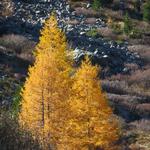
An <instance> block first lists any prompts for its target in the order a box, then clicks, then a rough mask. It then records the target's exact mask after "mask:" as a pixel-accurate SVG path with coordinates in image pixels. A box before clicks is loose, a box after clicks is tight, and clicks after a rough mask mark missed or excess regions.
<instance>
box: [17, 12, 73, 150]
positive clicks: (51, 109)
mask: <svg viewBox="0 0 150 150" xmlns="http://www.w3.org/2000/svg"><path fill="white" fill-rule="evenodd" d="M41 34H42V37H41V38H40V42H39V44H38V45H37V47H36V55H35V56H36V58H35V63H34V65H33V66H32V67H30V68H29V74H28V78H27V79H26V82H25V85H24V88H23V90H22V102H21V105H22V107H21V111H20V114H19V124H20V126H21V127H23V128H24V129H25V130H28V131H29V132H31V134H32V135H33V137H34V138H37V139H38V140H39V141H40V142H41V144H42V147H43V149H49V144H51V143H53V144H54V143H56V141H57V142H58V143H59V141H60V140H61V138H62V137H63V136H64V135H65V133H62V132H64V130H61V129H62V126H64V122H65V117H66V115H65V114H66V113H67V107H66V100H67V99H68V96H69V93H70V92H69V90H70V88H69V86H70V83H71V80H70V78H69V74H70V71H71V63H70V61H69V60H68V57H67V53H66V41H65V39H66V38H65V36H64V34H63V33H62V32H61V30H60V29H58V27H57V21H56V18H55V17H54V16H53V15H52V16H51V17H50V19H48V20H47V21H46V24H45V27H44V29H43V30H42V31H41ZM52 37H53V38H52ZM62 109H63V110H62ZM62 112H63V113H62ZM53 146H54V145H53Z"/></svg>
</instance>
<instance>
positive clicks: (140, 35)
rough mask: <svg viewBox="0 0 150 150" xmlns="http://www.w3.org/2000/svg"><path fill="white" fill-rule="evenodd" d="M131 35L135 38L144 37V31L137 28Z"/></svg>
mask: <svg viewBox="0 0 150 150" xmlns="http://www.w3.org/2000/svg"><path fill="white" fill-rule="evenodd" d="M129 37H130V38H133V39H139V38H141V37H142V32H141V31H140V30H139V29H136V28H135V29H133V30H132V31H131V32H130V34H129Z"/></svg>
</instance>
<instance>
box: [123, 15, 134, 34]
mask: <svg viewBox="0 0 150 150" xmlns="http://www.w3.org/2000/svg"><path fill="white" fill-rule="evenodd" d="M131 31H132V22H131V20H130V18H129V15H128V13H126V15H125V17H124V32H125V34H127V35H128V34H130V32H131Z"/></svg>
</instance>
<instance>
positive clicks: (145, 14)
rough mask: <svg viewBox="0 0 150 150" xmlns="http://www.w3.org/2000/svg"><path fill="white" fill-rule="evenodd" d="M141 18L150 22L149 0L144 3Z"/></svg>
mask: <svg viewBox="0 0 150 150" xmlns="http://www.w3.org/2000/svg"><path fill="white" fill-rule="evenodd" d="M143 19H144V20H145V21H147V22H150V1H149V0H148V1H147V2H146V4H145V5H144V10H143Z"/></svg>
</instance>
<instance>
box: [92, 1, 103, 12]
mask: <svg viewBox="0 0 150 150" xmlns="http://www.w3.org/2000/svg"><path fill="white" fill-rule="evenodd" d="M100 7H102V4H101V2H100V0H94V2H93V5H92V8H93V9H94V10H98V9H99V8H100Z"/></svg>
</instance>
